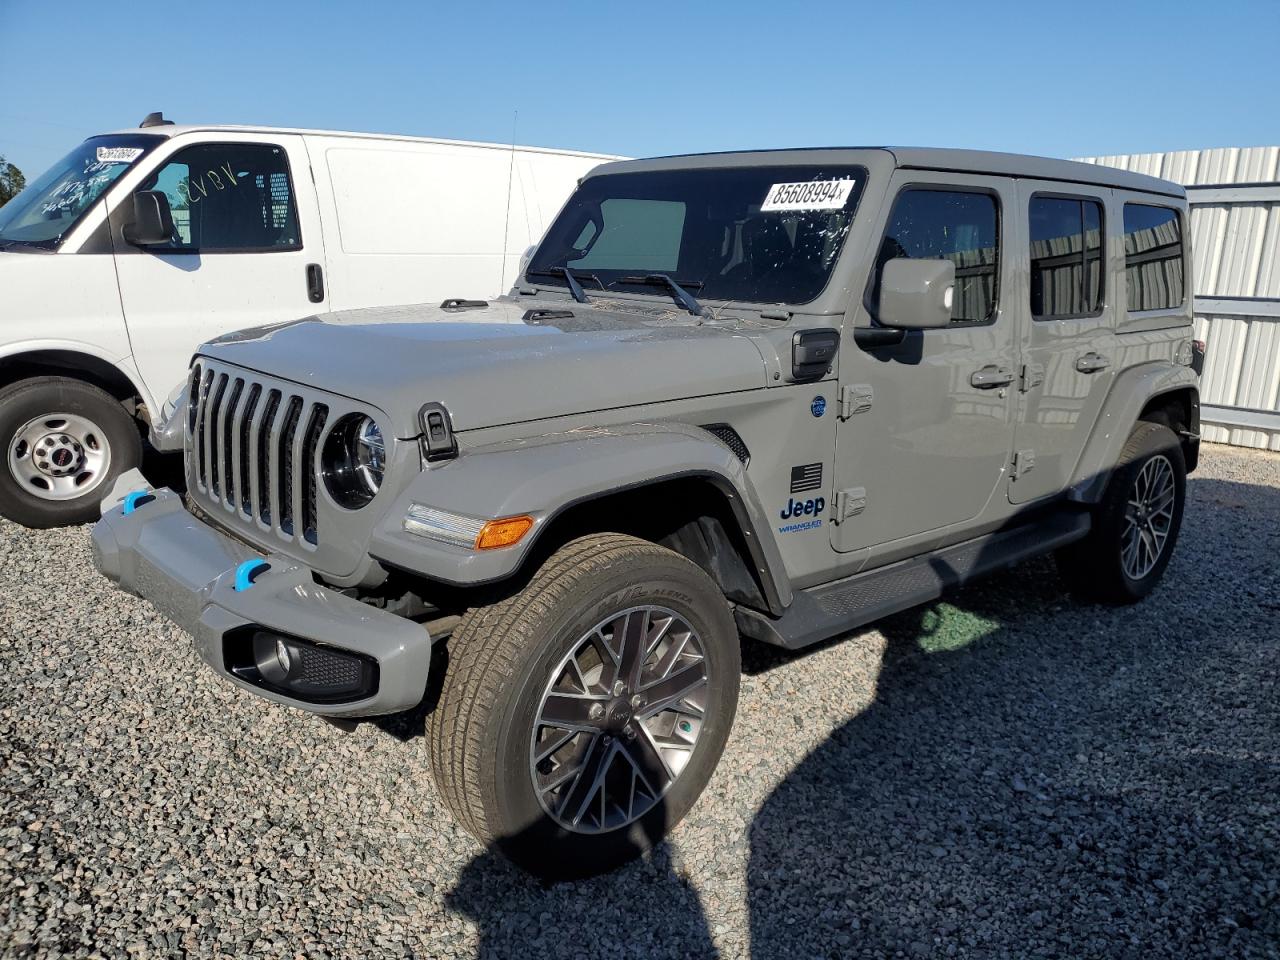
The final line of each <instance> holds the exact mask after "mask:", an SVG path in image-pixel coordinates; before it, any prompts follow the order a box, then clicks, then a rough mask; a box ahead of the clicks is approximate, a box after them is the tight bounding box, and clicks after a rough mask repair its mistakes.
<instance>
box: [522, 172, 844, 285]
mask: <svg viewBox="0 0 1280 960" xmlns="http://www.w3.org/2000/svg"><path fill="white" fill-rule="evenodd" d="M865 184H866V171H865V169H863V168H862V167H854V166H819V165H800V166H796V165H786V166H783V165H779V166H767V167H720V168H718V169H701V170H698V169H694V170H662V171H649V172H643V173H615V174H605V175H603V176H598V177H591V178H589V179H588V180H586V181H585V182H584V183H583V184H582V185H581V186H580V187H579V188H578V191H577V192H576V193H575V194H574V195H573V196H572V197H571V198H570V199H569V202H568V203H567V204H566V206H565V208H564V210H562V211H561V213H560V216H559V217H557V218H556V221H555V222H554V223H553V224H552V225H551V229H550V230H548V231H547V236H546V238H545V239H544V240H543V241H542V243H541V245H539V247H538V249H537V251H536V252H535V253H534V255H533V258H532V260H530V262H529V266H528V269H527V271H526V276H527V277H529V278H530V280H531V281H533V282H537V283H539V284H550V285H557V286H565V285H566V280H565V277H564V275H563V270H564V269H565V268H568V269H569V270H572V271H573V275H574V277H575V278H576V279H577V280H578V282H579V284H580V285H581V286H582V288H583V290H584V291H585V292H586V293H587V294H588V295H590V294H591V292H592V291H593V290H600V289H607V290H617V291H623V290H626V291H633V292H643V293H649V292H652V293H653V294H654V295H655V296H662V297H668V298H669V296H670V293H669V290H668V289H665V287H664V282H663V281H660V280H659V281H656V282H653V283H652V284H647V285H646V286H651V287H652V289H651V290H650V289H646V286H642V285H640V284H642V283H644V282H645V278H651V279H652V275H653V274H665V275H666V276H668V277H670V278H671V279H673V280H675V281H676V282H677V283H679V284H680V285H681V286H682V287H684V288H686V289H688V290H689V291H691V292H693V293H695V294H696V295H697V297H698V299H699V300H707V299H711V300H729V301H748V302H755V303H780V304H786V303H790V304H801V303H808V302H809V301H810V300H813V299H814V298H815V297H816V296H818V294H819V293H821V292H822V289H823V287H825V286H826V284H827V279H828V278H829V276H830V274H831V267H832V265H833V264H834V263H835V261H836V257H837V256H839V253H840V248H841V246H842V245H843V244H844V238H845V235H846V234H847V233H848V231H849V225H850V224H851V223H852V221H853V215H854V212H855V211H856V209H857V206H858V198H859V197H860V196H861V194H862V189H863V187H864V186H865Z"/></svg>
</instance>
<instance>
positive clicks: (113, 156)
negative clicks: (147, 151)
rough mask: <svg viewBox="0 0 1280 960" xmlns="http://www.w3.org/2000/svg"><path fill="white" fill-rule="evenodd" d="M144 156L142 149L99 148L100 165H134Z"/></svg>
mask: <svg viewBox="0 0 1280 960" xmlns="http://www.w3.org/2000/svg"><path fill="white" fill-rule="evenodd" d="M140 156H142V148H141V147H99V148H98V162H99V163H133V161H135V160H137V159H138V157H140Z"/></svg>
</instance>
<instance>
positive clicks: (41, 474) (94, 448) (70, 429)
mask: <svg viewBox="0 0 1280 960" xmlns="http://www.w3.org/2000/svg"><path fill="white" fill-rule="evenodd" d="M110 467H111V447H110V445H109V444H108V443H107V438H106V434H104V433H103V432H102V428H101V427H99V426H98V425H97V424H96V423H94V422H93V421H92V420H88V419H86V418H85V417H81V416H79V415H77V414H73V413H54V414H50V415H48V416H43V417H37V418H36V419H34V420H29V421H27V423H25V424H23V426H22V427H21V428H19V429H18V431H17V432H16V433H15V434H14V435H13V437H12V438H11V439H10V441H9V473H10V475H11V476H12V477H13V478H14V480H16V481H17V482H18V485H19V486H20V487H22V489H23V490H25V491H27V492H28V493H30V494H32V495H33V496H36V497H39V498H41V499H42V500H71V499H74V498H75V497H82V496H84V495H85V494H86V493H88V492H89V491H91V490H93V489H94V488H95V487H97V486H98V485H99V484H100V483H101V482H102V481H103V479H104V478H105V477H106V475H107V471H108V470H109V469H110Z"/></svg>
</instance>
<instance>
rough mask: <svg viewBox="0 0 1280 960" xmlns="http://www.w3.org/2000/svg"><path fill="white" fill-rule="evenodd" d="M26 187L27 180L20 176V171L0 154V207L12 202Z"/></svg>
mask: <svg viewBox="0 0 1280 960" xmlns="http://www.w3.org/2000/svg"><path fill="white" fill-rule="evenodd" d="M26 185H27V178H26V177H24V176H23V175H22V171H21V170H19V169H18V168H17V167H15V166H14V165H13V164H12V163H10V162H9V161H8V160H6V159H5V158H4V156H3V154H0V207H3V206H4V205H5V204H6V203H8V202H9V201H10V200H12V199H13V198H14V195H15V194H17V192H18V191H19V190H21V189H22V188H23V187H25V186H26Z"/></svg>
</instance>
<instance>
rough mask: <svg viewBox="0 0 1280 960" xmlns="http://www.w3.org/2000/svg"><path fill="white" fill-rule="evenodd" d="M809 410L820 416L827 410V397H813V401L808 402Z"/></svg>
mask: <svg viewBox="0 0 1280 960" xmlns="http://www.w3.org/2000/svg"><path fill="white" fill-rule="evenodd" d="M809 412H810V413H812V414H813V415H814V416H815V417H820V416H822V415H823V414H824V413H826V412H827V398H826V397H814V398H813V403H811V404H809Z"/></svg>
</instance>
